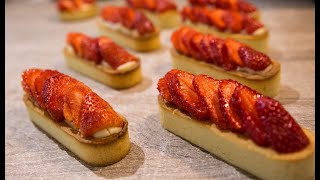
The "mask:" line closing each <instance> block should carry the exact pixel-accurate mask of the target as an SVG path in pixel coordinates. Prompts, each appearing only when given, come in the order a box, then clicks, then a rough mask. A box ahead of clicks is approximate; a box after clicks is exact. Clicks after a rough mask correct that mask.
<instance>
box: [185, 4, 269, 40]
mask: <svg viewBox="0 0 320 180" xmlns="http://www.w3.org/2000/svg"><path fill="white" fill-rule="evenodd" d="M181 16H182V19H183V21H186V20H189V21H191V22H193V23H200V24H206V25H208V26H213V27H215V28H217V29H218V30H219V31H222V32H223V31H226V30H230V31H231V32H233V33H242V32H243V30H244V32H245V33H247V34H253V33H254V31H256V30H257V29H259V28H261V27H263V24H261V23H260V22H258V21H257V20H255V19H253V18H250V17H248V16H246V15H244V14H241V13H240V12H238V11H233V10H226V9H212V8H207V7H199V6H191V7H189V6H185V7H184V8H183V9H182V11H181Z"/></svg>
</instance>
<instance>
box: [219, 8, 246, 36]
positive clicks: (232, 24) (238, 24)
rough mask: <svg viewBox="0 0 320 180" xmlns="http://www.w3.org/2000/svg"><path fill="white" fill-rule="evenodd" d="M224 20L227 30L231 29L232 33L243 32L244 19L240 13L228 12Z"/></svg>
mask: <svg viewBox="0 0 320 180" xmlns="http://www.w3.org/2000/svg"><path fill="white" fill-rule="evenodd" d="M222 18H223V20H224V22H225V23H226V26H227V28H228V29H230V30H231V31H232V33H240V32H241V30H242V28H243V23H242V22H243V18H242V15H241V14H240V13H239V12H235V11H227V12H226V13H225V14H224V15H223V17H222Z"/></svg>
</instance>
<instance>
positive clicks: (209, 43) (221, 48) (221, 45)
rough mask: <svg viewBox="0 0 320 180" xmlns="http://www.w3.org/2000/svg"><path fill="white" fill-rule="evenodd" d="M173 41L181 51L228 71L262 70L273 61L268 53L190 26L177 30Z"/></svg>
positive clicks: (175, 46)
mask: <svg viewBox="0 0 320 180" xmlns="http://www.w3.org/2000/svg"><path fill="white" fill-rule="evenodd" d="M171 42H172V45H173V46H174V48H175V49H176V50H177V51H178V52H179V53H181V54H183V55H186V56H191V57H193V58H194V59H196V60H199V61H206V62H207V63H212V64H215V65H218V66H220V67H222V68H223V69H224V70H227V71H230V70H236V69H237V67H247V68H249V69H252V70H254V71H261V70H264V69H265V68H267V67H268V66H269V65H270V64H271V63H272V62H271V60H270V58H269V57H268V56H267V55H265V54H263V53H261V52H258V51H256V50H254V49H252V48H250V47H248V46H246V45H244V44H243V43H240V42H238V41H235V40H232V39H225V40H223V39H220V38H217V37H215V36H212V35H209V34H202V33H199V32H197V31H195V30H194V29H192V28H189V27H181V28H180V29H178V30H177V31H175V32H174V33H173V34H172V36H171Z"/></svg>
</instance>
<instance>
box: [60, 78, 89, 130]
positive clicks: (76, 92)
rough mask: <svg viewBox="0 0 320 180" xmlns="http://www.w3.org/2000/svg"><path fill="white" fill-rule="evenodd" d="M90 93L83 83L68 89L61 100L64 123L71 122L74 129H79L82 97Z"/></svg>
mask: <svg viewBox="0 0 320 180" xmlns="http://www.w3.org/2000/svg"><path fill="white" fill-rule="evenodd" d="M89 92H91V89H90V88H89V87H87V86H85V85H84V84H83V83H80V82H79V84H78V85H75V86H73V87H71V88H70V89H68V90H67V91H66V93H65V95H64V97H63V98H64V99H63V102H64V104H63V115H64V118H65V119H66V121H69V122H71V124H73V125H74V127H76V128H80V122H81V105H82V102H83V100H84V96H86V94H88V93H89Z"/></svg>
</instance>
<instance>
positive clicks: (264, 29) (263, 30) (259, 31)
mask: <svg viewBox="0 0 320 180" xmlns="http://www.w3.org/2000/svg"><path fill="white" fill-rule="evenodd" d="M266 32H267V29H266V28H265V27H261V28H259V29H257V30H255V31H254V32H253V33H252V35H254V36H257V35H263V34H265V33H266Z"/></svg>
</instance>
